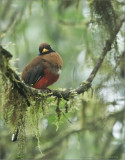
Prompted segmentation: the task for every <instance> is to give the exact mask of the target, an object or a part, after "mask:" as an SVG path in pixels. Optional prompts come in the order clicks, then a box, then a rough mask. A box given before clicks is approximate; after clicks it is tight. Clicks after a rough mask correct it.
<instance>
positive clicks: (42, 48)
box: [39, 43, 54, 55]
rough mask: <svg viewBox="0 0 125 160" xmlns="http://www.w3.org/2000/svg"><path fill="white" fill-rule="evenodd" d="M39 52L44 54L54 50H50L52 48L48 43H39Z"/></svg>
mask: <svg viewBox="0 0 125 160" xmlns="http://www.w3.org/2000/svg"><path fill="white" fill-rule="evenodd" d="M39 52H40V54H39V55H45V54H49V53H51V52H54V50H52V48H51V47H50V45H49V44H48V43H41V44H40V46H39Z"/></svg>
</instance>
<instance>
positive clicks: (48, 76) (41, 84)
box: [33, 70, 59, 89]
mask: <svg viewBox="0 0 125 160" xmlns="http://www.w3.org/2000/svg"><path fill="white" fill-rule="evenodd" d="M58 78H59V75H54V74H52V73H51V72H49V71H48V70H46V71H45V75H44V76H43V77H42V78H41V79H40V80H39V81H38V82H37V83H35V84H34V86H33V87H34V88H36V89H45V88H46V87H48V86H50V85H52V84H53V83H55V82H56V81H57V80H58Z"/></svg>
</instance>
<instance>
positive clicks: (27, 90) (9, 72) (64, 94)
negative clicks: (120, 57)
mask: <svg viewBox="0 0 125 160" xmlns="http://www.w3.org/2000/svg"><path fill="white" fill-rule="evenodd" d="M124 21H125V18H123V19H122V20H121V21H120V23H119V25H118V26H117V27H116V30H115V31H114V33H113V34H112V35H111V36H110V39H109V40H107V41H106V43H105V46H104V48H103V51H102V53H101V55H100V57H99V59H98V60H97V63H96V65H95V67H94V68H93V70H92V72H91V74H90V76H89V77H88V79H87V81H86V82H83V83H82V84H81V85H80V87H78V88H76V89H74V90H72V89H65V90H61V91H60V90H52V92H51V93H49V94H47V95H46V96H54V97H58V98H63V99H65V100H68V99H69V98H71V97H74V96H75V95H76V94H81V93H84V92H85V91H87V90H88V89H89V88H90V87H91V83H92V81H93V80H94V78H95V76H96V74H97V72H98V70H99V68H100V67H101V64H102V62H103V60H104V58H105V56H106V55H107V53H108V51H110V50H111V46H112V44H113V42H114V40H115V38H116V35H117V33H118V32H119V30H120V28H121V26H122V24H123V22H124ZM11 57H12V55H11V54H10V53H9V52H8V51H6V50H5V49H3V48H2V47H1V46H0V59H1V61H0V69H1V71H2V73H3V72H4V71H5V70H4V69H3V68H6V72H5V75H6V76H7V77H8V78H9V80H10V81H11V82H12V84H14V86H15V88H16V89H17V90H18V91H19V93H20V94H21V95H22V96H23V97H24V98H25V99H26V101H27V104H28V105H29V102H28V100H27V97H26V95H27V94H28V95H33V96H40V97H41V98H42V96H43V92H44V91H43V90H37V89H34V88H32V87H30V86H27V85H26V84H24V83H23V82H21V80H20V78H19V76H18V75H17V74H16V72H15V71H14V70H13V69H12V68H11V66H9V64H8V63H5V61H6V62H7V61H8V59H10V58H11ZM44 93H45V92H44Z"/></svg>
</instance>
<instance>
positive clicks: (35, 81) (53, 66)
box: [12, 43, 63, 142]
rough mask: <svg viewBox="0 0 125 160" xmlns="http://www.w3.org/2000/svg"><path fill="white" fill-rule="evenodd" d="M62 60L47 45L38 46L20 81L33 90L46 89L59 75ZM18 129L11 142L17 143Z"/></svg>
mask: <svg viewBox="0 0 125 160" xmlns="http://www.w3.org/2000/svg"><path fill="white" fill-rule="evenodd" d="M62 66H63V60H62V58H61V56H60V55H59V54H58V53H57V52H55V51H54V50H53V49H52V48H51V46H50V45H49V44H48V43H42V44H40V46H39V54H38V56H36V57H35V58H34V59H33V60H32V61H31V62H29V64H27V65H26V67H25V68H24V69H23V71H22V75H21V80H22V81H23V82H24V83H25V84H27V85H31V86H32V87H33V88H35V89H42V90H45V89H47V87H48V86H50V85H52V84H53V83H55V82H56V81H57V80H58V79H59V76H60V74H61V69H62ZM18 132H19V130H18V128H17V129H16V130H15V132H14V133H13V134H12V141H13V142H15V141H17V139H18V138H17V137H18Z"/></svg>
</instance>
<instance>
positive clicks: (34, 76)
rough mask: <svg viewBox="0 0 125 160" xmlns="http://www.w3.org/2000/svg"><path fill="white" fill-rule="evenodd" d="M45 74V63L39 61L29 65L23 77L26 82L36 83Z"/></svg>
mask: <svg viewBox="0 0 125 160" xmlns="http://www.w3.org/2000/svg"><path fill="white" fill-rule="evenodd" d="M43 76H44V69H43V64H42V63H38V64H36V65H35V66H32V67H28V68H27V71H26V72H25V74H24V75H23V78H22V79H23V81H24V82H25V83H26V84H29V85H31V84H33V85H34V84H35V83H36V82H37V81H39V80H40V79H41V78H42V77H43Z"/></svg>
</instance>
